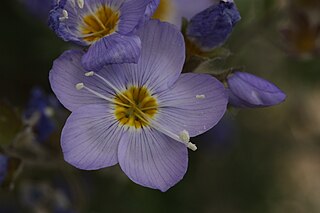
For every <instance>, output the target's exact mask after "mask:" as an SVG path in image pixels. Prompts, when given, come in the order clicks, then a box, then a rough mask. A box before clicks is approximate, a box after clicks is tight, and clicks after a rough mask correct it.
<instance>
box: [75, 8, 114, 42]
mask: <svg viewBox="0 0 320 213" xmlns="http://www.w3.org/2000/svg"><path fill="white" fill-rule="evenodd" d="M119 17H120V13H119V11H114V10H113V9H111V8H110V7H108V6H105V5H104V6H101V7H99V8H98V9H97V10H96V11H95V12H94V13H90V14H89V15H87V16H84V18H83V22H82V23H81V24H80V32H81V33H82V35H83V40H85V41H87V42H90V43H91V42H94V41H97V40H99V39H101V38H103V37H105V36H107V35H110V34H111V33H113V32H114V31H116V29H117V26H118V23H119Z"/></svg>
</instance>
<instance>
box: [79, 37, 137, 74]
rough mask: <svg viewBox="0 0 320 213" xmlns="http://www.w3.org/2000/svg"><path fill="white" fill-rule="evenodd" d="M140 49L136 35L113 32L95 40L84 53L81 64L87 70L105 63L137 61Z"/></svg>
mask: <svg viewBox="0 0 320 213" xmlns="http://www.w3.org/2000/svg"><path fill="white" fill-rule="evenodd" d="M140 50H141V41H140V38H139V37H138V36H136V35H128V36H125V35H120V34H118V33H114V34H112V35H110V36H107V37H104V38H102V39H100V40H99V41H97V42H95V43H94V44H93V45H92V46H91V47H90V48H89V50H88V52H87V53H86V54H84V56H83V58H82V64H83V66H84V68H85V69H87V70H96V71H98V70H100V69H101V68H102V67H103V66H104V65H106V64H116V63H137V62H138V59H139V56H140Z"/></svg>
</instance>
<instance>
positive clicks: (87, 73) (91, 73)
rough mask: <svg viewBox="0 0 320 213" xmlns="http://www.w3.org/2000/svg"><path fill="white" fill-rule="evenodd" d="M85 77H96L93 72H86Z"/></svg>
mask: <svg viewBox="0 0 320 213" xmlns="http://www.w3.org/2000/svg"><path fill="white" fill-rule="evenodd" d="M84 75H85V76H87V77H91V76H93V75H94V72H93V71H91V72H86V73H85V74H84Z"/></svg>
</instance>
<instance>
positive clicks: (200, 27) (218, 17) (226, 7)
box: [187, 0, 241, 49]
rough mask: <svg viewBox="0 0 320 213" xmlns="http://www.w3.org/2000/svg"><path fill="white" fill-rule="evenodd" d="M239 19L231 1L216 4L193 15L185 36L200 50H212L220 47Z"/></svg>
mask: <svg viewBox="0 0 320 213" xmlns="http://www.w3.org/2000/svg"><path fill="white" fill-rule="evenodd" d="M240 19H241V17H240V14H239V11H238V9H237V7H236V5H235V4H234V2H233V1H232V0H227V1H222V0H221V1H220V2H219V3H217V4H214V5H213V6H211V7H209V8H208V9H206V10H204V11H202V12H200V13H198V14H197V15H195V16H194V17H193V18H192V19H191V21H190V23H189V25H188V28H187V36H188V37H189V38H190V39H191V40H192V41H194V42H195V43H196V44H198V45H200V46H201V47H202V48H206V49H212V48H215V47H217V46H220V45H222V44H223V43H224V42H225V41H226V40H227V39H228V37H229V35H230V34H231V32H232V29H233V27H234V25H235V24H236V23H237V22H238V21H239V20H240Z"/></svg>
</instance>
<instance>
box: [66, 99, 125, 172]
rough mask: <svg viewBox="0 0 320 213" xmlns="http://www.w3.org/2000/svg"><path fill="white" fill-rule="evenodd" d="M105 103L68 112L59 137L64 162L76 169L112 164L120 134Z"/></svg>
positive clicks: (114, 161) (116, 123) (90, 168)
mask: <svg viewBox="0 0 320 213" xmlns="http://www.w3.org/2000/svg"><path fill="white" fill-rule="evenodd" d="M112 111H113V110H112V109H111V108H110V105H108V104H104V105H103V104H100V105H86V106H84V107H81V108H79V109H77V110H76V111H74V112H72V114H71V115H70V117H69V118H68V120H67V122H66V124H65V126H64V128H63V130H62V135H61V147H62V151H63V155H64V159H65V160H66V161H67V162H68V163H70V164H72V165H73V166H75V167H77V168H79V169H86V170H94V169H100V168H103V167H108V166H112V165H115V164H116V163H117V162H118V160H117V148H118V143H119V141H120V138H121V135H122V133H123V128H121V127H119V126H118V122H117V121H116V120H115V118H114V115H113V113H112Z"/></svg>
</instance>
